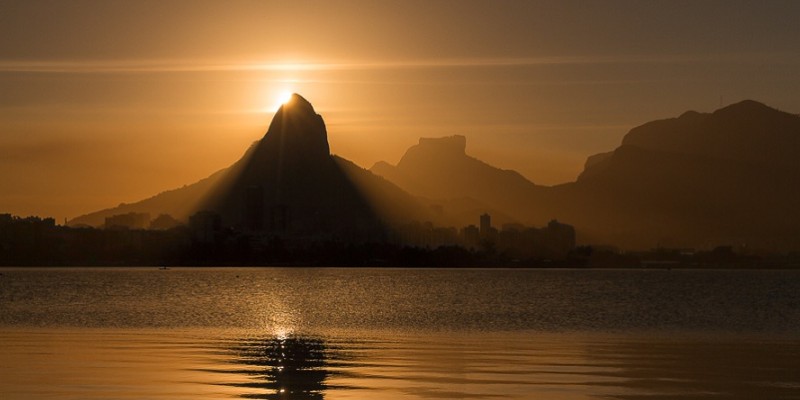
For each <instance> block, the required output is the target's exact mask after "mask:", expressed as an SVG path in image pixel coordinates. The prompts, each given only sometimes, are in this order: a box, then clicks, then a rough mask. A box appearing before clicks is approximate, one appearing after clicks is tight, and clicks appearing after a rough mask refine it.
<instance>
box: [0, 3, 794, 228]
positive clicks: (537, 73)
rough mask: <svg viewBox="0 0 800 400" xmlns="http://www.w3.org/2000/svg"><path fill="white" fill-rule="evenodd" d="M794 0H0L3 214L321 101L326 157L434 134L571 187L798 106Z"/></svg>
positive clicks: (183, 167) (157, 169)
mask: <svg viewBox="0 0 800 400" xmlns="http://www.w3.org/2000/svg"><path fill="white" fill-rule="evenodd" d="M798 17H800V2H798V1H763V2H753V1H736V0H725V1H710V0H709V1H590V0H581V1H575V2H571V1H500V0H494V1H470V0H461V1H433V0H426V1H377V0H371V1H335V2H329V1H319V2H306V1H266V0H262V1H224V2H223V1H200V0H196V1H148V0H140V1H113V0H102V1H65V0H58V1H36V0H21V1H13V0H0V213H4V212H5V213H12V214H16V215H22V216H25V215H39V216H43V217H44V216H52V217H55V218H56V219H57V220H58V221H59V222H62V220H63V219H64V218H74V217H76V216H79V215H81V214H84V213H87V212H91V211H95V210H98V209H102V208H108V207H113V206H116V205H118V204H119V203H122V202H125V203H130V202H134V201H137V200H141V199H144V198H146V197H149V196H152V195H154V194H157V193H159V192H161V191H164V190H168V189H173V188H177V187H181V186H183V185H185V184H190V183H193V182H195V181H197V180H199V179H202V178H204V177H206V176H208V175H210V174H211V173H213V172H215V171H217V170H219V169H222V168H225V167H227V166H229V165H230V164H232V163H233V162H234V161H236V160H237V159H238V158H239V157H240V156H241V155H242V154H243V153H244V151H245V149H246V148H247V147H248V145H249V144H250V143H252V142H253V141H255V140H258V139H259V138H261V137H262V136H263V134H264V132H266V129H267V127H268V125H269V122H270V120H271V118H272V115H273V113H274V111H275V110H276V109H277V104H278V98H279V97H280V95H281V93H283V92H286V91H289V92H297V93H299V94H301V95H302V96H304V97H305V98H306V99H308V100H309V101H310V102H311V103H312V104H313V105H314V106H315V108H316V110H317V112H318V113H320V114H321V115H322V116H323V118H324V119H325V122H326V124H327V127H328V140H329V142H330V147H331V151H332V152H333V153H335V154H338V155H340V156H342V157H344V158H347V159H350V160H352V161H354V162H355V163H357V164H358V165H360V166H362V167H364V168H369V167H371V166H372V164H373V163H375V162H377V161H387V162H389V163H392V164H395V163H397V162H398V161H399V159H400V158H401V157H402V155H403V153H404V152H405V150H406V149H407V148H408V147H410V146H412V145H414V144H416V143H417V140H418V138H419V137H439V136H449V135H455V134H460V135H465V136H466V137H467V153H468V154H470V155H472V156H475V157H477V158H479V159H481V160H483V161H485V162H487V163H489V164H491V165H494V166H497V167H500V168H505V169H514V170H517V171H519V172H520V173H522V174H523V175H524V176H525V177H527V178H528V179H530V180H531V181H533V182H535V183H538V184H543V185H555V184H560V183H565V182H569V181H573V180H575V178H576V177H577V175H578V174H579V173H580V171H581V170H582V168H583V163H584V161H585V159H586V157H588V156H590V155H592V154H596V153H600V152H606V151H610V150H613V149H614V148H615V147H616V146H618V145H619V143H620V141H621V139H622V137H623V136H624V135H625V133H627V132H628V130H630V129H631V128H633V127H635V126H637V125H640V124H642V123H645V122H648V121H651V120H655V119H663V118H671V117H676V116H678V115H680V114H682V113H683V112H685V111H687V110H695V111H700V112H711V111H713V110H715V109H717V108H719V107H720V106H721V105H727V104H731V103H734V102H738V101H741V100H744V99H754V100H758V101H761V102H763V103H766V104H767V105H770V106H772V107H775V108H778V109H781V110H784V111H788V112H791V113H798V112H800V96H798V93H800V47H798V45H797V41H798V38H800V24H797V20H798Z"/></svg>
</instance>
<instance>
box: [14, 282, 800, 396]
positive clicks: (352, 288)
mask: <svg viewBox="0 0 800 400" xmlns="http://www.w3.org/2000/svg"><path fill="white" fill-rule="evenodd" d="M0 274H2V275H0V349H1V351H0V398H2V399H4V400H5V399H189V398H191V399H237V398H240V399H241V398H251V399H364V398H379V399H464V398H468V399H490V398H491V399H494V398H503V399H530V398H543V399H667V398H668V399H695V398H715V399H751V398H769V399H800V373H798V372H797V371H800V271H786V270H769V271H754V270H577V269H575V270H573V269H534V270H527V269H346V268H342V269H339V268H335V269H320V268H172V269H169V270H159V269H157V268H61V269H56V268H35V269H22V268H2V269H0Z"/></svg>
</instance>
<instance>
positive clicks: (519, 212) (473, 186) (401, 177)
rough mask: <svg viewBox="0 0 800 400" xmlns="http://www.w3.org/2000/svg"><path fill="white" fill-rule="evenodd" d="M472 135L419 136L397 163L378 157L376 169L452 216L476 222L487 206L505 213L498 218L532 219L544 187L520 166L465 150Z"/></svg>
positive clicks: (486, 209)
mask: <svg viewBox="0 0 800 400" xmlns="http://www.w3.org/2000/svg"><path fill="white" fill-rule="evenodd" d="M466 146H467V139H466V137H464V136H460V135H456V136H450V137H443V138H420V139H419V143H418V144H417V145H415V146H412V147H411V148H409V149H408V150H407V151H406V153H405V154H404V155H403V157H402V158H401V159H400V162H399V163H397V166H394V165H391V164H388V163H386V162H378V163H376V164H375V165H373V166H372V168H370V171H372V172H373V173H375V174H377V175H380V176H383V177H384V178H386V179H388V180H390V181H392V182H393V183H395V184H397V185H398V186H399V187H401V188H402V189H404V190H406V191H408V192H409V193H413V194H415V195H418V196H422V197H425V198H429V199H433V200H431V201H432V202H438V203H440V204H442V205H445V206H448V205H449V207H446V209H447V210H448V211H449V212H448V214H450V215H451V217H452V220H454V221H456V223H460V224H461V225H465V224H474V223H475V220H476V218H477V217H476V216H477V215H479V214H482V213H484V212H487V211H494V214H496V215H497V214H504V215H503V218H499V219H497V218H495V220H496V221H499V222H502V221H506V222H518V221H522V220H527V219H530V218H531V215H532V214H534V213H535V212H533V211H534V210H531V209H530V208H529V207H527V203H528V202H529V201H530V199H531V198H532V197H537V196H538V195H539V194H540V192H541V191H542V188H541V187H540V186H537V185H535V184H534V183H532V182H531V181H529V180H527V179H525V177H523V176H522V175H520V174H519V173H518V172H516V171H511V170H503V169H499V168H495V167H493V166H491V165H489V164H487V163H485V162H483V161H480V160H478V159H476V158H474V157H471V156H469V155H467V154H466Z"/></svg>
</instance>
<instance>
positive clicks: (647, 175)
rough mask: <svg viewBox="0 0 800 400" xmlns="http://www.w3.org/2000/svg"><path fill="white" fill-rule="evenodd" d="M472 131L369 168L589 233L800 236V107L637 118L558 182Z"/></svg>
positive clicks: (698, 238) (699, 244)
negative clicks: (498, 156) (526, 170)
mask: <svg viewBox="0 0 800 400" xmlns="http://www.w3.org/2000/svg"><path fill="white" fill-rule="evenodd" d="M438 141H441V142H438ZM437 142H438V143H437ZM446 143H449V146H447V145H445V144H446ZM463 143H464V139H463V138H442V139H423V140H420V143H419V144H418V145H416V146H414V147H412V148H411V149H409V150H408V152H407V153H406V155H405V156H404V157H403V159H402V160H401V162H400V163H398V165H397V167H392V166H390V165H388V164H386V163H378V164H376V165H375V166H373V168H372V171H373V172H375V173H378V174H380V175H382V176H384V177H386V178H387V179H389V180H392V181H393V182H395V183H397V184H398V186H400V187H402V188H404V189H406V190H408V191H409V192H411V193H413V194H420V195H426V196H431V197H438V198H442V199H452V198H460V197H471V198H474V199H475V200H477V201H481V202H484V203H487V204H491V205H492V206H495V207H497V208H499V209H500V210H502V211H503V212H506V213H508V214H509V215H512V216H514V217H516V218H519V219H520V220H521V221H522V222H524V223H530V224H543V223H545V222H546V221H547V220H548V219H552V218H557V219H558V220H560V221H564V222H567V223H570V224H572V225H574V226H575V227H576V229H577V230H578V233H579V240H581V241H582V242H584V243H603V244H614V245H618V246H622V247H625V248H632V249H639V248H651V247H656V246H667V247H695V248H708V247H713V246H716V245H748V246H751V247H755V248H763V249H768V250H788V249H796V248H797V246H798V244H800V229H799V228H797V227H798V226H800V213H797V212H796V204H798V202H800V157H798V154H797V153H798V151H800V117H798V116H797V115H793V114H789V113H785V112H782V111H778V110H775V109H773V108H770V107H768V106H766V105H764V104H761V103H758V102H755V101H751V100H748V101H743V102H740V103H737V104H733V105H730V106H728V107H725V108H722V109H720V110H717V111H715V112H713V113H698V112H693V111H690V112H686V113H684V114H683V115H681V116H680V117H678V118H672V119H665V120H660V121H653V122H649V123H646V124H644V125H641V126H639V127H636V128H633V129H632V130H631V131H630V132H629V133H628V134H627V135H626V136H625V137H624V139H623V141H622V144H621V146H620V147H618V148H617V149H616V150H614V151H612V152H607V153H601V154H597V155H594V156H591V157H589V158H588V159H587V162H586V166H585V169H584V171H583V172H582V173H581V175H580V176H579V178H578V179H577V180H576V181H575V182H570V183H566V184H562V185H557V186H553V187H544V186H537V185H534V184H532V183H530V182H529V181H527V180H525V179H524V178H522V177H521V176H520V175H519V174H517V173H515V172H513V171H503V170H500V169H497V168H494V167H491V166H489V165H488V164H485V163H483V162H481V161H479V160H477V159H474V158H472V157H469V156H466V155H465V154H464V152H463V148H464V146H463ZM456 144H457V145H458V146H456ZM457 150H458V151H457Z"/></svg>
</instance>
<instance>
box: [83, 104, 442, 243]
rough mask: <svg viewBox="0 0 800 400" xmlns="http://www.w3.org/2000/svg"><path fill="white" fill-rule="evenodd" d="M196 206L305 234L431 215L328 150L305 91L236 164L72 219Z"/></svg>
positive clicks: (233, 221) (343, 232)
mask: <svg viewBox="0 0 800 400" xmlns="http://www.w3.org/2000/svg"><path fill="white" fill-rule="evenodd" d="M131 211H135V212H148V213H150V214H151V215H155V214H160V213H167V214H172V215H173V216H174V217H175V218H178V219H180V220H184V221H185V220H186V219H187V218H188V217H189V216H190V215H192V214H194V213H195V212H197V211H210V212H213V213H215V214H217V215H219V216H220V218H221V221H222V225H223V226H227V227H232V228H236V229H241V230H250V231H266V232H272V233H281V234H287V235H292V236H297V237H305V238H356V237H358V238H368V237H378V236H376V235H379V234H381V233H383V232H385V229H386V228H387V226H388V225H392V224H396V223H401V222H402V221H409V220H425V219H428V218H429V215H428V214H427V209H426V208H425V207H424V206H423V205H422V204H420V203H419V202H418V201H417V200H416V199H415V198H413V197H412V196H410V195H409V194H407V193H406V192H404V191H402V190H401V189H399V188H398V187H396V186H395V185H393V184H391V183H390V182H388V181H386V180H384V179H382V178H380V177H377V176H375V175H373V174H371V173H370V172H369V171H367V170H365V169H363V168H360V167H358V166H357V165H355V164H353V163H352V162H350V161H347V160H345V159H343V158H341V157H337V156H334V155H331V154H330V149H329V145H328V139H327V130H326V127H325V123H324V121H323V119H322V117H321V116H320V115H319V114H317V113H316V112H315V111H314V108H313V106H312V105H311V103H309V102H308V101H307V100H306V99H304V98H303V97H301V96H300V95H297V94H295V95H293V96H292V98H291V99H290V100H289V101H288V102H287V103H286V104H284V105H283V106H281V107H280V109H279V110H278V111H277V112H276V114H275V116H274V117H273V119H272V122H271V123H270V126H269V129H268V130H267V132H266V134H265V135H264V137H263V138H262V139H261V140H259V141H257V142H255V143H254V144H253V145H252V146H251V147H250V148H249V149H248V150H247V151H246V152H245V154H244V156H243V157H242V158H241V159H240V160H238V161H237V162H236V163H234V164H233V165H232V166H231V167H229V168H227V169H224V170H222V171H219V172H217V173H215V174H214V175H212V176H210V177H208V178H206V179H204V180H201V181H199V182H197V183H195V184H193V185H189V186H185V187H183V188H180V189H176V190H172V191H168V192H165V193H162V194H159V195H157V196H154V197H151V198H149V199H145V200H142V201H140V202H137V203H133V204H127V205H120V206H119V207H116V208H112V209H107V210H102V211H98V212H95V213H92V214H88V215H85V216H82V217H78V218H76V219H74V220H72V221H70V224H71V225H77V224H88V225H94V226H98V225H101V224H102V223H103V221H104V219H105V218H106V217H108V216H111V215H116V214H123V213H126V212H131Z"/></svg>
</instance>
